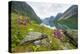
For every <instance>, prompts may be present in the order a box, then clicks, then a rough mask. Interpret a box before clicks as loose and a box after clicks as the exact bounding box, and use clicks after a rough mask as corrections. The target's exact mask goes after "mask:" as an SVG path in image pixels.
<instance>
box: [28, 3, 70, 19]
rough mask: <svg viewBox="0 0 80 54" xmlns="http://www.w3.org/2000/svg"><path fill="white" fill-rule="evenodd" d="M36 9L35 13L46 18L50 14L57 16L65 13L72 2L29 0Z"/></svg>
mask: <svg viewBox="0 0 80 54" xmlns="http://www.w3.org/2000/svg"><path fill="white" fill-rule="evenodd" d="M27 3H28V4H29V5H30V6H31V7H32V8H33V10H34V11H35V13H36V14H37V15H38V16H39V17H40V18H41V19H44V18H46V17H49V16H56V15H57V14H58V13H63V12H64V11H66V10H67V9H68V8H69V7H70V6H71V5H70V4H54V3H44V2H42V3H41V2H27Z"/></svg>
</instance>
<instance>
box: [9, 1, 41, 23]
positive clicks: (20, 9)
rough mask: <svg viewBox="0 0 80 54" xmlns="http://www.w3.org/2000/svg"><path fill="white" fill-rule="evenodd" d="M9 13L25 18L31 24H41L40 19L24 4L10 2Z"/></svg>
mask: <svg viewBox="0 0 80 54" xmlns="http://www.w3.org/2000/svg"><path fill="white" fill-rule="evenodd" d="M10 4H11V12H13V13H16V14H18V15H23V16H27V17H29V18H30V20H31V21H32V22H35V23H41V20H40V18H39V17H38V16H37V15H36V13H35V12H34V11H33V9H32V8H31V7H30V6H29V5H28V4H27V3H26V2H19V1H11V2H10Z"/></svg>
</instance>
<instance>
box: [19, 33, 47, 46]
mask: <svg viewBox="0 0 80 54" xmlns="http://www.w3.org/2000/svg"><path fill="white" fill-rule="evenodd" d="M45 38H47V35H45V34H43V33H40V32H29V33H28V35H27V36H26V37H24V39H23V40H22V41H21V42H20V44H21V45H24V44H26V43H28V42H32V43H33V42H34V41H37V40H42V39H45ZM38 42H39V41H37V42H34V43H35V44H39V43H38Z"/></svg>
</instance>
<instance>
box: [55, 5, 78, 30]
mask: <svg viewBox="0 0 80 54" xmlns="http://www.w3.org/2000/svg"><path fill="white" fill-rule="evenodd" d="M77 9H78V7H77V5H73V6H71V7H70V8H69V9H68V10H66V11H65V12H64V13H63V15H62V16H61V17H60V18H58V19H57V21H56V24H57V27H58V28H60V27H63V28H65V29H66V28H70V29H78V10H77Z"/></svg>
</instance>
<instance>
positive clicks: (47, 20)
mask: <svg viewBox="0 0 80 54" xmlns="http://www.w3.org/2000/svg"><path fill="white" fill-rule="evenodd" d="M54 19H55V18H54V16H50V17H47V18H45V19H44V20H43V23H44V24H46V25H49V26H53V21H54Z"/></svg>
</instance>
